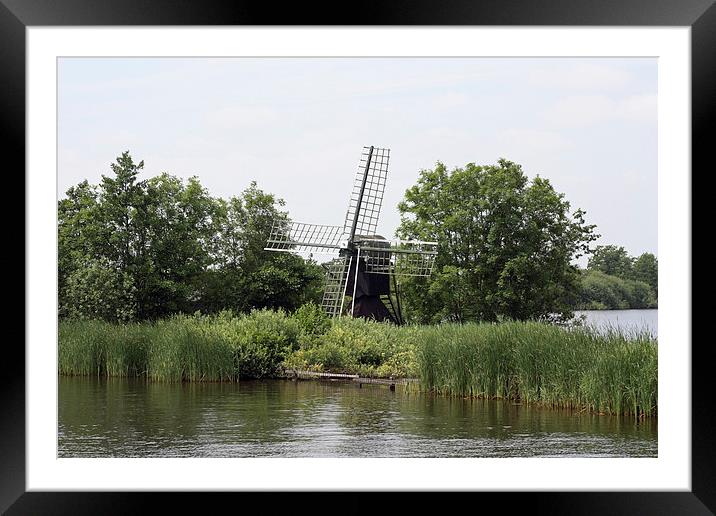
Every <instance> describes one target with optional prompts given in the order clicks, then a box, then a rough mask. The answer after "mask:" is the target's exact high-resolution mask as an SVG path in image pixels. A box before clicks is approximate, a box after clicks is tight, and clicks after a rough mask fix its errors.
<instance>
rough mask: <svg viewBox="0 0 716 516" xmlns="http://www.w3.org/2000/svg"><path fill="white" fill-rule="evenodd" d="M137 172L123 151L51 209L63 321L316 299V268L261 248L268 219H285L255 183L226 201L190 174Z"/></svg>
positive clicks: (279, 304) (272, 305) (144, 316)
mask: <svg viewBox="0 0 716 516" xmlns="http://www.w3.org/2000/svg"><path fill="white" fill-rule="evenodd" d="M143 167H144V162H142V161H140V162H139V163H135V161H134V160H133V158H132V157H131V155H130V154H129V152H124V153H122V154H121V155H120V156H119V157H118V158H117V159H116V161H115V162H114V163H112V164H111V170H112V174H109V175H103V176H102V180H101V182H100V184H99V185H97V186H94V185H90V184H89V183H88V182H87V181H83V182H82V183H80V184H78V185H77V186H75V187H72V188H70V189H69V190H68V191H67V194H66V197H65V198H64V199H61V200H60V201H59V202H58V238H59V249H58V251H59V271H58V273H59V306H60V316H61V317H68V316H71V317H99V318H103V319H107V320H120V319H121V320H126V319H131V318H137V319H156V318H160V317H164V316H167V315H169V314H172V313H177V312H185V313H191V312H194V311H196V310H201V311H205V312H218V311H221V310H223V309H225V308H231V309H233V310H235V311H240V312H246V311H249V310H251V309H254V308H264V307H270V308H285V309H288V310H293V309H295V308H297V307H298V306H300V305H301V304H303V303H304V302H307V301H311V300H313V301H317V300H319V299H320V288H321V284H322V279H323V269H322V268H321V267H320V266H319V265H318V264H316V263H315V262H312V261H310V260H309V261H306V260H303V259H302V258H300V257H298V256H293V255H285V254H281V253H271V252H267V251H264V247H265V245H266V240H267V238H268V236H269V234H270V231H271V226H272V224H273V222H274V220H281V219H284V220H288V214H287V213H286V212H284V211H282V210H281V207H282V206H283V205H284V203H283V201H282V200H281V199H276V198H274V196H273V195H271V194H268V193H266V192H263V191H262V190H261V189H259V188H258V186H257V185H256V183H255V182H254V183H251V185H250V186H249V187H248V188H247V189H246V190H244V192H242V194H241V195H240V196H238V197H234V198H231V199H229V200H228V201H224V200H222V199H217V198H214V197H212V196H211V195H209V193H208V192H207V191H206V189H204V188H203V187H202V186H201V184H200V182H199V180H198V179H197V178H196V177H192V178H190V179H189V180H187V181H183V180H181V179H179V178H177V177H174V176H171V175H169V174H167V173H163V174H160V175H158V176H156V177H152V178H149V179H146V180H140V179H139V174H140V172H141V171H142V169H143ZM123 285H124V286H125V287H126V289H127V290H126V292H124V294H122V295H120V293H119V291H118V290H117V289H120V288H121V286H123ZM102 289H107V303H108V306H107V307H104V308H103V305H101V303H100V298H101V292H102Z"/></svg>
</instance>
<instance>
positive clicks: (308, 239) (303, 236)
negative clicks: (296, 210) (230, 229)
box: [264, 220, 345, 254]
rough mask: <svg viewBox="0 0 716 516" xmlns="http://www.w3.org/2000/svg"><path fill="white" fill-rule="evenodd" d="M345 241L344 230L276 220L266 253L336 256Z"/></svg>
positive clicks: (337, 227)
mask: <svg viewBox="0 0 716 516" xmlns="http://www.w3.org/2000/svg"><path fill="white" fill-rule="evenodd" d="M343 240H345V238H344V235H343V228H341V227H340V226H325V225H321V224H304V223H302V222H290V221H287V220H275V221H274V222H273V225H272V226H271V234H270V236H269V238H268V240H267V241H266V247H264V249H265V250H266V251H282V252H287V253H289V252H290V253H324V254H335V253H336V252H337V250H339V249H341V247H342V245H341V243H342V242H343Z"/></svg>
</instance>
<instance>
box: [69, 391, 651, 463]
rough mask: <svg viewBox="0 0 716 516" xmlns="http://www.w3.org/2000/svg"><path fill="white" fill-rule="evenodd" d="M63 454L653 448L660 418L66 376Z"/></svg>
mask: <svg viewBox="0 0 716 516" xmlns="http://www.w3.org/2000/svg"><path fill="white" fill-rule="evenodd" d="M58 430H59V431H58V434H59V436H58V441H59V442H58V450H59V456H60V457H656V456H657V423H656V419H647V420H645V421H641V422H637V421H635V420H634V419H633V418H621V417H613V416H598V415H591V414H579V413H574V412H570V411H563V410H553V409H544V408H532V407H527V406H522V405H516V404H513V403H510V402H502V401H492V400H469V399H461V398H444V397H435V396H430V395H423V394H419V393H415V392H412V393H411V392H407V391H406V390H404V389H403V388H402V387H401V386H398V387H397V389H396V391H390V390H389V389H388V388H387V387H386V386H377V385H374V386H365V385H364V386H363V387H362V388H359V386H358V385H356V384H352V383H338V382H317V381H298V382H293V381H288V380H269V381H244V382H241V383H239V384H228V383H205V384H202V383H184V384H168V383H148V382H146V381H144V380H140V379H122V378H110V379H97V378H86V377H85V378H81V377H60V378H59V429H58Z"/></svg>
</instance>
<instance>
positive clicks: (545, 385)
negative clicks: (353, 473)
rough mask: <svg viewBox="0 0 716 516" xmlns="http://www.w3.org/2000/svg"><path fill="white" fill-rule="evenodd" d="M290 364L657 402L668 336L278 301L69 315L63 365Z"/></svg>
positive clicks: (114, 371) (443, 388) (516, 392)
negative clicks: (155, 316)
mask: <svg viewBox="0 0 716 516" xmlns="http://www.w3.org/2000/svg"><path fill="white" fill-rule="evenodd" d="M317 328H318V329H317ZM283 367H288V368H296V369H313V370H321V371H332V372H344V373H353V374H360V375H361V376H375V377H388V376H392V377H417V378H418V379H419V380H420V387H421V388H422V389H423V390H428V391H432V392H435V393H438V394H444V395H456V396H473V397H485V398H506V399H513V400H520V401H522V402H525V403H538V404H543V405H549V406H554V407H562V408H572V409H577V410H589V411H593V412H597V413H608V414H632V415H635V416H653V415H656V412H657V342H656V339H655V338H653V337H652V336H650V335H649V334H648V333H646V332H639V331H621V330H617V329H614V328H612V329H610V330H608V331H606V332H605V331H602V332H598V331H596V330H594V329H593V328H589V327H576V328H563V327H559V326H554V325H550V324H545V323H538V322H502V323H497V324H491V323H481V324H477V323H469V324H462V325H459V324H442V325H438V326H402V327H398V326H395V325H392V324H384V323H376V322H371V321H364V320H357V319H350V318H343V319H340V320H337V321H333V322H328V323H327V324H325V325H324V324H320V325H319V324H316V321H314V320H312V319H311V318H307V316H306V314H299V316H298V317H296V316H291V315H287V314H285V313H283V312H273V311H269V310H260V311H255V312H252V313H251V314H248V315H241V316H236V315H233V314H230V313H222V314H219V315H214V316H200V315H194V316H185V315H181V316H174V317H171V318H168V319H165V320H161V321H156V322H144V323H134V324H122V325H118V324H110V323H105V322H99V321H62V322H61V323H60V334H59V372H60V374H66V375H95V376H143V377H146V378H148V379H151V380H159V381H237V380H238V379H239V378H264V377H276V376H279V375H280V374H281V371H282V368H283Z"/></svg>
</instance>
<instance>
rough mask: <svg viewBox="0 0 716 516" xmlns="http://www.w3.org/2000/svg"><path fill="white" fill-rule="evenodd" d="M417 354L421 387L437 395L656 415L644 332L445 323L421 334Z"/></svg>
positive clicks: (651, 355) (652, 359)
mask: <svg viewBox="0 0 716 516" xmlns="http://www.w3.org/2000/svg"><path fill="white" fill-rule="evenodd" d="M417 349H418V357H417V362H418V364H419V368H420V380H421V383H422V386H423V388H426V389H430V390H434V391H436V392H438V393H443V394H448V395H460V396H482V397H501V398H511V399H519V400H523V401H525V402H537V403H543V404H548V405H551V406H556V407H567V408H575V409H589V410H593V411H596V412H606V413H616V414H632V415H646V416H651V415H655V414H656V407H657V343H656V341H655V340H654V339H653V337H651V336H650V335H649V334H648V333H646V332H644V333H632V334H626V333H623V332H620V331H616V330H614V331H611V332H609V333H607V334H606V335H604V334H600V333H597V332H595V331H593V330H590V329H589V328H573V329H565V328H560V327H558V326H554V325H549V324H543V323H536V322H510V323H503V324H467V325H455V324H450V325H441V326H438V327H428V328H425V329H424V330H423V331H422V332H420V333H419V341H418V343H417Z"/></svg>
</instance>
